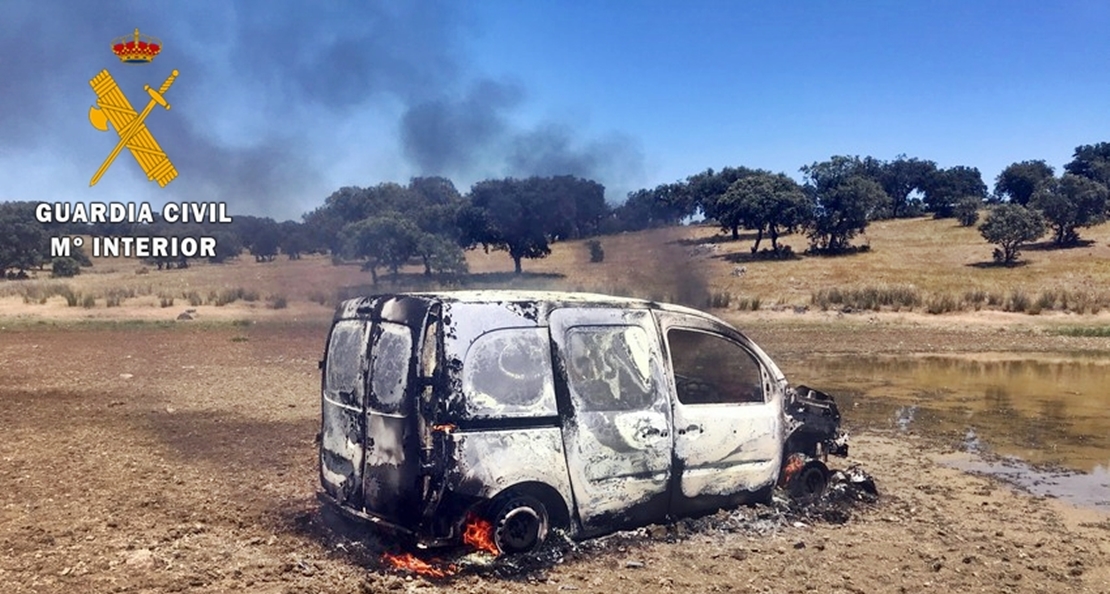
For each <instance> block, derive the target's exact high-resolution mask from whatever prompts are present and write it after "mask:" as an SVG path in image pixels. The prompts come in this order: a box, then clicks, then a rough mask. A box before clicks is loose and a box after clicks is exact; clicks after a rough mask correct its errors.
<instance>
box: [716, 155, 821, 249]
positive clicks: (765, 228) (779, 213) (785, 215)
mask: <svg viewBox="0 0 1110 594" xmlns="http://www.w3.org/2000/svg"><path fill="white" fill-rule="evenodd" d="M718 208H719V209H720V214H719V216H718V221H719V222H720V223H721V225H722V227H724V228H725V229H726V230H729V229H731V231H732V237H733V238H734V239H735V238H736V237H737V227H739V226H743V227H745V228H748V229H755V230H756V233H757V235H756V239H755V245H753V246H752V253H755V252H757V251H759V243H760V242H761V241H762V240H763V235H764V233H766V234H767V235H769V236H770V237H771V247H772V249H774V250H775V251H776V252H777V251H778V249H779V244H778V238H779V234H781V233H792V232H794V231H796V230H797V229H799V228H800V227H802V226H803V225H805V224H806V223H808V222H809V221H810V220H811V219H812V217H813V203H812V202H811V200H810V198H809V197H808V196H806V194H805V192H804V191H803V190H802V187H801V186H799V185H798V183H797V182H795V181H794V180H792V179H790V178H789V177H787V176H786V175H785V174H782V173H770V172H768V171H761V172H758V173H756V174H755V175H751V176H748V177H745V178H743V179H740V180H737V181H736V182H734V183H733V184H732V185H731V186H729V189H728V191H727V192H725V196H724V197H723V198H722V199H721V201H720V203H719V205H718Z"/></svg>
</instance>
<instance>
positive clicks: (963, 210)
mask: <svg viewBox="0 0 1110 594" xmlns="http://www.w3.org/2000/svg"><path fill="white" fill-rule="evenodd" d="M982 205H983V201H982V200H980V199H979V198H977V197H975V196H965V197H963V198H960V200H959V201H958V202H956V207H955V209H954V210H953V214H955V215H956V220H957V221H959V222H960V225H963V226H964V227H970V226H972V225H974V224H975V223H976V222H978V221H979V207H980V206H982Z"/></svg>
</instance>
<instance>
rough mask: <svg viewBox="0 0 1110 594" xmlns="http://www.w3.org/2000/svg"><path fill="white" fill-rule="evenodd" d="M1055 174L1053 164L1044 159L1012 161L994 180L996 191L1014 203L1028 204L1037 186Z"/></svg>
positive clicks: (998, 194)
mask: <svg viewBox="0 0 1110 594" xmlns="http://www.w3.org/2000/svg"><path fill="white" fill-rule="evenodd" d="M1054 175H1055V171H1054V170H1053V169H1052V166H1051V165H1049V164H1048V163H1045V162H1044V161H1022V162H1020V163H1011V164H1010V165H1009V166H1007V167H1006V168H1005V169H1003V170H1002V173H999V174H998V177H997V178H996V179H995V180H994V193H995V195H996V196H998V197H1000V198H1006V199H1007V200H1009V201H1010V202H1012V203H1014V204H1020V205H1022V206H1026V205H1027V204H1029V199H1030V198H1032V197H1033V192H1034V191H1036V189H1037V186H1038V185H1040V184H1041V183H1042V182H1044V181H1045V180H1050V179H1052V178H1053V176H1054Z"/></svg>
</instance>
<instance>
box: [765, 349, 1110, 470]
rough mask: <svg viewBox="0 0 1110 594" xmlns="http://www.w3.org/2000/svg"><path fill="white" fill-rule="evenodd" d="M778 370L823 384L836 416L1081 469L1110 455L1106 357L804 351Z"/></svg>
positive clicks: (1091, 467)
mask: <svg viewBox="0 0 1110 594" xmlns="http://www.w3.org/2000/svg"><path fill="white" fill-rule="evenodd" d="M781 363H782V367H783V370H784V371H785V372H786V373H787V375H788V377H791V378H796V379H797V381H800V382H802V383H805V384H808V385H811V386H814V387H817V388H819V389H822V390H825V391H828V392H830V393H832V394H834V395H835V396H837V399H838V401H840V402H841V403H842V405H841V406H842V411H843V415H844V418H845V424H846V425H847V426H848V427H849V428H852V427H853V426H855V427H857V428H858V427H883V428H895V429H899V430H903V431H915V432H919V433H927V434H930V435H934V436H938V437H941V438H943V439H946V440H949V441H950V443H952V444H953V445H955V446H958V447H961V448H962V449H965V450H971V449H980V450H984V451H992V452H994V453H998V454H1002V455H1009V456H1017V457H1020V458H1021V459H1024V460H1028V461H1029V462H1032V463H1033V464H1055V465H1061V466H1064V467H1067V468H1072V469H1076V470H1082V471H1084V472H1091V471H1093V470H1095V469H1096V468H1098V469H1099V470H1100V471H1102V469H1103V468H1105V467H1106V466H1107V463H1108V462H1110V357H1106V356H1101V357H1078V356H1075V357H1073V356H1066V355H1046V354H1042V353H1038V354H1029V355H1022V354H1000V355H990V354H987V355H983V354H977V355H967V356H867V355H860V356H844V355H838V356H835V357H828V356H809V357H799V358H796V359H793V360H792V359H790V358H786V359H785V360H783V361H781Z"/></svg>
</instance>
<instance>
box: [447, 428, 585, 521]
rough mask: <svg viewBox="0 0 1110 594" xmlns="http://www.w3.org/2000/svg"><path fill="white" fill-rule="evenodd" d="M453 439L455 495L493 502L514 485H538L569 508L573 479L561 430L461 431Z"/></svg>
mask: <svg viewBox="0 0 1110 594" xmlns="http://www.w3.org/2000/svg"><path fill="white" fill-rule="evenodd" d="M451 439H452V440H453V441H454V444H455V448H454V451H455V455H456V463H457V466H456V474H455V480H454V481H453V482H455V488H454V491H455V492H457V493H459V494H462V495H469V496H474V497H482V498H491V497H494V496H496V495H497V494H498V493H500V492H501V491H502V490H504V489H506V488H508V487H511V486H513V485H515V484H519V483H524V482H539V483H543V484H545V485H548V486H550V487H552V488H554V489H555V490H556V491H557V492H558V493H559V495H561V496H562V497H563V501H564V502H565V503H566V504H567V508H568V509H569V508H570V502H571V501H572V496H571V488H570V479H569V477H568V476H567V468H566V457H565V454H564V452H563V436H562V432H561V431H560V430H559V428H558V427H546V428H539V429H501V430H491V431H476V432H464V431H459V432H455V433H452V434H451Z"/></svg>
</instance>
